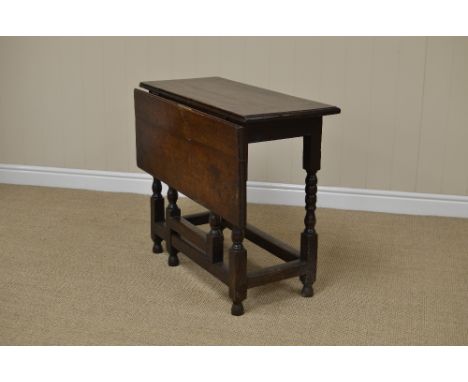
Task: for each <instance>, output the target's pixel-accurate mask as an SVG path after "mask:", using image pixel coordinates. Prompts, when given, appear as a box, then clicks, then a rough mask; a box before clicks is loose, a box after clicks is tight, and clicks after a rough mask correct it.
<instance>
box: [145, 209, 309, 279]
mask: <svg viewBox="0 0 468 382" xmlns="http://www.w3.org/2000/svg"><path fill="white" fill-rule="evenodd" d="M209 216H210V212H201V213H196V214H191V215H185V216H180V217H176V218H166V221H165V222H155V223H154V224H153V226H152V227H153V228H152V230H153V232H152V233H153V235H156V236H158V237H160V238H161V239H163V240H165V241H167V240H169V235H170V231H171V230H172V231H174V232H176V233H177V235H174V236H173V237H172V246H173V247H174V248H176V249H177V250H178V251H180V252H182V253H183V254H185V255H186V256H187V257H189V258H190V259H192V260H193V261H194V262H196V263H197V264H198V265H200V266H201V267H203V268H204V269H206V270H207V271H208V272H210V273H211V274H212V275H213V276H215V277H216V278H218V279H219V280H221V281H222V282H223V283H225V284H226V285H229V266H228V265H227V264H226V263H225V262H224V261H223V259H224V257H223V256H221V257H219V256H216V254H215V253H213V251H210V249H211V248H212V247H211V248H210V246H209V245H208V241H209V239H208V234H206V233H205V232H204V231H203V230H201V229H200V228H199V227H197V226H198V225H203V224H208V222H209ZM221 226H222V229H224V228H229V229H232V224H230V223H229V222H228V221H226V220H224V219H221ZM245 238H246V239H247V240H250V241H251V242H253V243H254V244H256V245H258V246H259V247H261V248H263V249H265V250H266V251H268V252H269V253H271V254H272V255H274V256H276V257H278V258H280V259H282V260H284V261H285V263H283V264H277V265H273V266H270V267H267V268H263V269H260V270H256V271H252V272H248V273H247V288H253V287H256V286H260V285H265V284H267V283H270V282H274V281H279V280H283V279H286V278H291V277H296V276H302V275H305V274H306V271H307V262H306V261H301V260H300V255H299V251H298V250H296V249H294V248H292V247H290V246H289V245H287V244H285V243H283V242H281V241H279V240H278V239H276V238H274V237H272V236H270V235H269V234H267V233H265V232H263V231H261V230H260V229H258V228H256V227H254V226H252V225H250V224H247V226H246V228H245ZM210 252H211V253H210Z"/></svg>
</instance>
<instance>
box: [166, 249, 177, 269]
mask: <svg viewBox="0 0 468 382" xmlns="http://www.w3.org/2000/svg"><path fill="white" fill-rule="evenodd" d="M167 263H168V264H169V266H170V267H177V266H178V265H179V258H178V257H177V252H176V253H169V259H168V261H167Z"/></svg>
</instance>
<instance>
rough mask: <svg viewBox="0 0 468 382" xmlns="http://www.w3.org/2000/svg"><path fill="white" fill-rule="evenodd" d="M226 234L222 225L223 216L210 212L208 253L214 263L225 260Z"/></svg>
mask: <svg viewBox="0 0 468 382" xmlns="http://www.w3.org/2000/svg"><path fill="white" fill-rule="evenodd" d="M223 243H224V236H223V230H222V226H221V217H220V216H218V215H216V214H213V213H210V232H209V233H208V236H207V246H206V247H207V248H206V253H207V254H208V256H209V257H210V258H211V261H212V262H213V263H219V262H222V261H223Z"/></svg>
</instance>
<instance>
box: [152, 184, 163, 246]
mask: <svg viewBox="0 0 468 382" xmlns="http://www.w3.org/2000/svg"><path fill="white" fill-rule="evenodd" d="M152 188H153V195H152V196H151V238H152V239H153V252H154V253H162V252H163V248H162V244H161V243H162V240H163V237H162V236H160V235H158V234H157V232H156V225H157V224H158V223H164V198H163V196H162V194H161V191H162V185H161V181H160V180H159V179H156V178H154V180H153V187H152Z"/></svg>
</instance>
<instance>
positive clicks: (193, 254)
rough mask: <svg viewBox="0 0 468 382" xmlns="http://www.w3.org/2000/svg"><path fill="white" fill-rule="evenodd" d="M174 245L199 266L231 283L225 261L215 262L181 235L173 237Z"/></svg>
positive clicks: (225, 282) (224, 281)
mask: <svg viewBox="0 0 468 382" xmlns="http://www.w3.org/2000/svg"><path fill="white" fill-rule="evenodd" d="M173 244H174V247H176V248H177V249H178V250H179V251H180V252H182V253H183V254H184V255H186V256H187V257H189V258H190V259H191V260H192V261H194V262H196V263H197V264H198V265H199V266H201V267H202V268H204V269H205V270H207V271H208V272H210V273H211V274H212V275H213V276H215V277H216V278H218V279H219V280H221V281H222V282H223V283H224V284H226V285H229V270H228V269H227V267H226V265H225V264H224V263H213V262H211V260H210V259H209V258H208V256H207V255H206V253H205V252H202V251H200V250H199V249H197V248H195V247H194V246H192V245H190V243H187V242H186V241H185V240H183V239H181V238H180V237H179V236H174V238H173Z"/></svg>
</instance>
